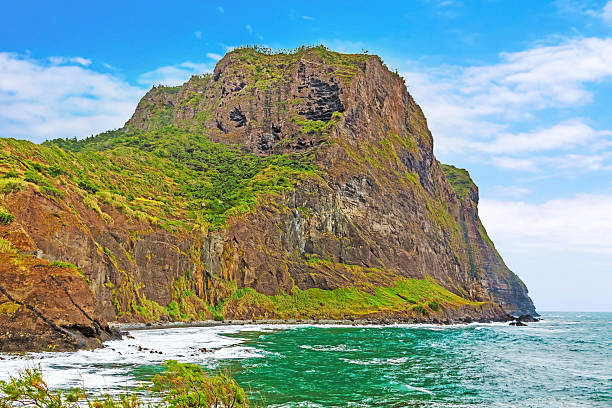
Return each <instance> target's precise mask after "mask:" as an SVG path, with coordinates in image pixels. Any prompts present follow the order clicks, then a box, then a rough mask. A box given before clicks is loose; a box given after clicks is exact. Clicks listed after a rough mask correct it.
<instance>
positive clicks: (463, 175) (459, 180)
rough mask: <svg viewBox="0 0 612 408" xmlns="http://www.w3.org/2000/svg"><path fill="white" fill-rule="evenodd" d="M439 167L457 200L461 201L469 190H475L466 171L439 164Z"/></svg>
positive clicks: (474, 185)
mask: <svg viewBox="0 0 612 408" xmlns="http://www.w3.org/2000/svg"><path fill="white" fill-rule="evenodd" d="M440 167H441V168H442V171H443V172H444V175H445V176H446V179H447V180H448V182H449V183H450V185H451V187H452V188H453V190H454V191H455V194H457V197H459V199H461V200H463V199H464V198H465V196H466V194H467V193H468V192H469V191H470V190H471V189H476V184H474V181H472V178H471V177H470V173H468V171H467V170H465V169H459V168H457V167H455V166H452V165H450V164H442V163H440Z"/></svg>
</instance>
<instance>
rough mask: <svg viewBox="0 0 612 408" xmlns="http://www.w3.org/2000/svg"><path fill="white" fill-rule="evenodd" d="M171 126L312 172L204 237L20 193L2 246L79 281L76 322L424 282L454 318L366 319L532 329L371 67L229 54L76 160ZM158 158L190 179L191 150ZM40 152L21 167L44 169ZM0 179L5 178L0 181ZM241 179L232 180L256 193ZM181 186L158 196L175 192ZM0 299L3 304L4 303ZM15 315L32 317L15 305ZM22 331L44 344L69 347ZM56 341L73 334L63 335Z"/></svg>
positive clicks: (486, 242)
mask: <svg viewBox="0 0 612 408" xmlns="http://www.w3.org/2000/svg"><path fill="white" fill-rule="evenodd" d="M168 129H170V130H168ZM172 129H180V130H181V131H184V132H192V134H193V135H197V137H200V136H201V135H205V136H206V138H207V139H208V140H212V141H214V142H216V143H220V144H223V145H228V146H239V148H240V151H241V154H251V155H256V156H254V157H266V158H273V157H281V155H282V157H294V156H295V155H298V156H295V157H299V158H301V160H307V161H308V163H309V166H312V167H314V168H316V171H305V172H303V173H295V176H293V177H294V178H293V179H292V180H290V182H291V188H276V189H274V190H273V191H270V192H263V193H261V194H260V195H258V197H257V203H256V205H254V206H253V207H252V208H251V207H250V208H248V210H244V209H241V210H232V212H231V216H229V218H228V219H227V221H225V222H224V224H223V225H222V226H221V227H215V228H213V227H202V225H201V223H200V224H197V223H194V224H191V226H183V227H174V226H173V225H170V227H169V226H168V225H166V226H163V225H161V224H160V223H157V222H155V221H154V218H155V217H151V216H147V214H144V213H142V211H145V212H146V209H147V208H148V207H147V206H153V205H161V204H163V203H156V202H155V197H142V198H139V199H140V200H141V201H139V203H141V204H139V205H140V207H139V208H140V209H142V211H141V212H139V214H140V215H142V214H144V215H142V216H139V217H136V216H128V215H126V212H125V211H121V209H120V207H119V206H118V205H117V204H116V205H113V204H112V203H113V198H112V197H113V195H112V194H115V193H114V192H113V191H111V192H105V194H106V195H103V196H101V195H100V193H97V196H98V197H99V198H100V199H99V200H98V199H95V200H94V201H95V202H93V203H92V196H93V197H94V198H95V197H96V195H95V190H96V189H92V188H90V187H88V185H87V183H85V182H83V181H82V178H83V177H84V176H83V174H84V173H83V172H80V173H79V174H78V178H76V179H71V178H70V177H68V176H66V177H65V178H62V179H61V180H60V181H61V182H59V183H56V187H57V188H59V189H60V190H61V191H60V193H61V194H62V199H61V200H59V199H57V197H54V196H53V194H48V192H49V191H51V192H53V190H48V189H47V190H46V191H47V193H45V191H43V190H44V188H43V189H41V188H39V187H36V186H33V185H32V184H28V183H27V182H24V183H23V184H22V188H19V189H15V190H12V191H10V192H9V193H7V194H5V196H4V199H3V202H2V205H3V206H4V208H6V209H7V211H10V213H11V214H12V215H14V220H12V223H11V225H10V226H5V227H0V229H2V231H4V232H2V231H0V232H2V233H3V234H4V237H5V239H6V240H8V241H10V242H12V243H13V244H15V245H17V246H19V245H20V244H19V242H20V240H21V241H23V242H27V245H26V246H27V247H26V246H22V247H21V248H20V249H19V254H21V255H24V256H25V254H27V253H36V254H38V256H39V257H40V258H41V259H38V261H36V262H43V260H44V262H53V261H61V262H69V263H71V264H74V265H75V266H76V267H78V268H80V270H82V272H83V274H84V278H85V279H87V281H88V282H89V284H90V286H89V287H86V286H85V287H81V286H82V285H83V284H84V283H83V282H85V280H84V279H81V280H79V281H78V282H80V283H78V285H80V286H79V288H80V289H79V290H85V289H88V290H89V289H91V291H92V292H93V294H94V295H95V296H91V299H90V300H91V302H92V303H91V305H90V306H88V307H90V309H86V308H83V307H82V305H81V303H80V301H75V303H76V304H78V305H79V306H80V307H82V308H83V310H85V311H86V312H87V313H86V314H87V315H88V316H90V317H91V316H101V317H102V318H104V319H106V320H119V321H133V320H142V321H144V320H162V319H176V318H179V317H180V318H181V319H188V318H196V317H200V318H210V317H211V316H212V315H211V313H212V312H214V311H215V310H217V309H214V307H217V308H218V307H220V306H219V305H220V304H221V302H222V301H223V300H224V299H227V298H228V296H230V295H231V293H235V292H236V290H240V289H241V288H253V289H255V290H256V291H257V292H258V293H259V294H262V295H266V296H275V295H280V294H291V293H294V292H295V291H308V290H311V289H324V290H335V289H339V288H356V289H359V290H363V291H366V292H368V293H370V292H373V291H375V290H374V289H373V288H376V287H391V286H393V283H394V282H396V281H397V280H398V279H407V278H416V279H430V280H432V281H433V282H436V284H437V285H440V286H442V287H443V288H445V289H447V290H448V291H450V292H452V293H453V294H455V295H457V296H459V297H461V299H464V300H465V302H464V303H461V304H463V306H461V308H458V307H444V305H442V306H443V307H441V308H440V309H438V308H435V309H432V308H429V306H427V305H426V304H424V306H423V307H424V308H425V309H426V311H427V314H426V315H424V314H418V313H416V312H415V311H414V305H411V304H408V303H407V306H406V307H405V310H404V309H403V310H392V311H389V310H386V311H384V312H383V311H380V313H379V317H380V318H385V319H386V318H390V319H392V318H395V319H400V316H403V317H401V318H402V319H404V318H407V319H413V320H414V319H416V317H415V316H417V315H418V316H421V317H419V318H418V319H420V320H428V321H452V320H453V319H454V318H455V319H462V320H465V319H470V320H478V319H479V318H482V319H487V320H499V319H506V318H507V313H511V314H515V315H520V314H530V315H533V314H535V309H534V306H533V303H532V302H531V299H530V298H529V296H528V294H527V289H526V287H525V285H524V284H523V283H522V282H521V281H520V279H519V278H518V277H517V276H516V275H515V274H514V273H512V272H511V271H510V270H509V269H508V268H507V267H506V265H505V264H504V262H503V260H502V258H501V257H500V255H499V254H498V253H497V251H496V250H495V247H494V246H493V243H492V242H491V240H490V239H489V237H488V236H487V234H486V231H485V229H484V227H483V226H482V223H481V222H480V219H479V217H478V208H477V204H478V189H477V187H476V186H475V185H474V183H473V182H472V180H471V179H470V178H469V175H468V174H467V172H465V171H464V170H460V169H456V168H454V167H452V166H445V165H440V164H439V163H438V162H437V160H436V159H435V157H434V154H433V138H432V135H431V133H430V132H429V130H428V127H427V122H426V119H425V117H424V115H423V113H422V111H421V109H420V107H419V106H418V105H417V104H416V102H415V101H414V100H413V98H412V97H411V95H410V94H409V93H408V91H407V89H406V87H405V85H404V82H403V80H402V78H400V77H399V76H398V75H396V74H394V73H392V72H390V71H389V70H388V69H387V68H386V67H385V66H384V64H383V63H382V61H381V60H380V59H379V58H378V57H376V56H370V55H343V54H337V53H333V52H330V51H328V50H325V49H322V48H314V49H303V50H299V51H298V52H296V53H294V54H271V55H269V54H266V53H262V52H259V51H257V50H253V49H240V50H236V51H234V52H231V53H229V54H228V55H226V56H225V57H224V58H223V59H222V60H221V61H220V62H219V63H218V65H217V67H216V68H215V71H214V73H213V74H212V75H204V76H195V77H192V78H191V79H190V80H189V81H188V82H186V83H185V84H184V85H182V86H180V87H173V88H168V87H156V88H154V89H152V90H151V91H150V92H149V93H147V95H145V97H144V98H143V99H142V100H141V102H140V103H139V105H138V107H137V109H136V111H135V113H134V115H133V117H132V118H131V119H130V120H129V121H128V122H127V123H126V126H125V127H124V129H121V130H119V131H115V132H114V133H113V132H111V133H110V134H109V135H101V136H99V137H98V138H93V139H91V140H90V141H85V142H83V143H82V146H81V147H80V149H89V150H90V151H92V152H103V151H105V150H106V149H112V148H113V146H115V145H114V144H113V142H114V139H113V138H117V140H124V139H123V136H124V135H127V134H131V135H134V134H135V135H138V134H139V133H138V132H146V134H147V135H149V134H154V135H155V137H157V138H172V137H174V136H173V135H174V133H172V132H174V130H172ZM168 132H169V133H168ZM143 134H144V133H143ZM109 138H110V139H109ZM130 140H134V139H130ZM136 140H137V139H136ZM122 143H127V142H122ZM173 143H175V144H176V146H178V147H179V148H180V150H177V152H180V155H176V157H178V159H175V155H174V153H173V152H172V151H168V148H167V147H165V148H164V149H165V150H163V152H162V153H163V154H161V153H160V154H159V155H157V156H156V159H155V160H162V159H160V158H158V157H162V156H163V160H166V161H163V162H162V164H163V165H165V166H166V165H167V168H168V169H169V168H172V166H178V165H181V166H185V165H186V166H187V167H188V168H189V171H198V172H205V171H206V167H205V166H201V165H199V164H198V163H197V162H194V161H193V160H190V161H181V160H183V158H184V157H187V156H188V155H189V154H191V152H193V151H194V147H193V146H191V145H190V141H189V140H182V139H177V140H176V141H174V140H173ZM136 148H138V149H145V150H146V149H151V148H152V147H151V146H150V145H144V146H143V145H137V146H136ZM28 149H36V148H35V147H32V146H30V147H28ZM4 151H5V152H7V153H6V154H10V155H13V156H16V155H23V156H19V157H22V158H21V159H19V160H21V161H20V162H16V163H17V166H21V167H20V168H31V167H32V165H31V164H28V163H29V162H27V160H29V157H34V156H36V155H35V154H32V153H26V154H24V153H23V152H22V151H20V150H18V149H17V148H15V147H12V145H9V144H7V145H6V146H5V147H4ZM49 155H50V154H49ZM49 155H47V156H45V155H42V154H41V155H40V157H39V159H37V160H40V162H41V163H43V164H44V165H45V166H46V165H49V166H51V162H50V160H49V159H48V158H45V157H49ZM104 157H107V156H104V155H102V156H100V160H104ZM188 157H193V156H188ZM138 160H144V159H143V158H140V159H138ZM172 160H178V162H177V161H174V162H173V161H172ZM20 163H21V164H20ZM185 163H186V164H185ZM120 165H121V164H120V163H118V164H117V166H120ZM0 170H2V169H1V168H0ZM2 171H4V172H5V173H6V174H5V177H7V176H6V175H7V174H9V173H10V172H11V171H13V170H10V169H8V168H7V169H4V170H2ZM20 171H22V170H20ZM88 171H90V172H91V171H95V169H90V170H88ZM164 171H169V170H164ZM267 171H273V167H271V168H269V169H268V170H267ZM17 173H19V172H17ZM202 174H205V173H202ZM11 177H13V176H11ZM160 177H165V175H164V173H160ZM257 177H259V176H257V175H256V176H254V178H253V179H252V180H248V182H249V183H257ZM245 182H246V181H245ZM118 183H121V180H119V181H118ZM117 185H119V184H117ZM182 187H183V186H178V187H177V189H176V190H173V191H170V193H171V194H169V195H168V197H172V194H174V195H175V196H177V195H180V194H181V191H180V188H182ZM113 188H115V187H113ZM118 188H119V187H116V188H115V190H116V191H119V190H118ZM168 188H171V187H168ZM88 189H89V190H88ZM41 191H42V192H41ZM124 195H125V193H124ZM109 197H110V198H109ZM102 198H104V199H102ZM88 200H89V201H88ZM187 205H189V206H191V207H193V206H194V203H189V204H185V203H179V204H177V205H176V206H175V207H174V208H175V209H176V210H177V211H178V210H181V211H183V208H180V207H181V206H182V207H186V206H187ZM198 205H200V204H198ZM203 205H206V203H202V204H201V206H203ZM191 207H190V210H192V211H195V210H193V208H191ZM185 211H186V210H185ZM158 213H159V211H158ZM171 215H172V214H170V215H168V216H169V217H171ZM194 217H195V218H197V217H196V216H194ZM176 221H177V222H176V224H179V221H182V220H176ZM9 229H10V230H11V231H13V232H11V233H10V234H9V232H8V231H9ZM15 231H17V232H18V233H17V232H15ZM11 234H12V235H11ZM20 234H21V235H20ZM23 245H25V244H23ZM28 251H29V252H28ZM11 256H13V255H11ZM15 256H16V255H15ZM28 262H30V261H28ZM41 265H42V264H41ZM47 267H48V266H45V268H47ZM15 268H16V267H15V266H13V267H10V268H9V269H10V270H7V271H6V272H3V274H4V273H7V274H8V273H15V272H14V270H15ZM25 268H26V269H27V270H28V271H30V274H31V275H32V276H38V275H39V273H38V272H36V273H34V272H33V271H38V270H39V269H38V268H41V267H38V266H36V264H35V263H32V264H28V266H25ZM40 270H42V269H40ZM32 279H34V277H32ZM36 279H42V277H38V278H36ZM45 279H46V278H45ZM74 279H75V280H70V281H62V282H64V283H61V284H58V283H54V282H55V281H52V280H51V281H47V280H44V282H46V283H45V284H46V285H50V286H49V287H53V288H56V289H53V290H51V289H50V293H55V292H54V291H56V290H57V291H58V290H60V288H64V289H67V290H69V291H70V290H73V286H75V285H77V283H76V281H77V280H78V279H77V277H74ZM32 282H34V281H32ZM3 285H4V284H3ZM7 285H8V284H7ZM54 285H55V286H54ZM58 285H59V286H58ZM3 287H5V289H6V290H7V292H8V293H12V292H11V290H13V291H14V290H15V289H14V288H13V289H10V287H7V286H3ZM75 287H76V286H75ZM83 293H84V292H83ZM5 296H6V295H5ZM11 296H13V295H11ZM54 296H55V295H54ZM398 296H399V295H398ZM73 297H74V296H73ZM7 299H8V297H7ZM15 299H17V298H15ZM61 299H69V298H68V297H64V298H61ZM233 299H234V300H233V302H237V301H238V300H237V299H239V297H234V298H233ZM5 302H14V301H13V300H10V299H8V300H6V299H5ZM24 304H25V301H24ZM483 305H485V306H483ZM94 306H95V307H94ZM242 306H244V305H242ZM260 306H261V305H260ZM260 306H256V305H250V306H249V307H251V309H248V307H246V306H244V307H242V308H237V309H235V310H233V311H232V313H233V314H232V316H231V318H250V317H253V316H261V315H265V313H264V312H266V311H262V310H259V311H258V310H256V308H257V307H260ZM91 308H98V310H99V314H97V315H96V314H95V313H94V311H93V309H91ZM253 308H255V309H253ZM26 309H27V310H26ZM73 309H74V305H73ZM213 309H214V310H213ZM28 310H29V312H28ZM37 310H38V309H37ZM76 310H78V308H77V309H76ZM236 310H241V312H239V313H238V312H236ZM211 311H212V312H211ZM16 313H30V314H31V315H32V313H34V314H33V315H32V316H34V315H36V313H35V312H33V311H32V310H31V309H28V308H25V309H23V310H21V311H17V312H16ZM46 313H48V312H42V311H41V314H42V315H43V316H47V314H46ZM75 313H76V312H75ZM241 313H242V315H241ZM76 315H78V313H76V314H75V316H74V319H75V320H74V321H75V322H76V321H78V322H80V323H78V324H77V326H78V327H84V326H83V325H85V323H86V322H87V321H89V322H90V323H88V324H89V326H88V327H90V328H92V329H91V330H93V332H95V333H96V334H95V336H98V337H100V336H102V335H101V334H99V333H98V331H96V330H97V329H96V328H95V327H96V326H95V324H94V323H92V322H93V321H99V319H98V318H97V317H92V319H89V320H87V318H86V317H85V313H82V312H81V315H79V316H80V317H79V319H81V320H78V319H76ZM36 316H38V315H36ZM345 317H350V316H345ZM357 317H359V316H357ZM370 317H373V316H370ZM72 318H73V316H72V315H70V319H72ZM32 319H34V318H33V317H32ZM37 319H38V320H36V319H34V320H33V321H36V322H38V323H36V324H40V325H41V327H43V326H44V325H45V324H46V326H44V327H47V329H46V330H48V333H51V331H53V332H54V333H56V335H57V336H60V335H62V336H68V337H70V335H67V334H65V333H63V332H61V331H57V330H55V329H54V328H53V326H51V325H50V324H48V323H46V321H45V319H42V318H41V317H40V316H38V317H37ZM54 319H55V318H53V319H51V318H49V320H50V321H55V320H54ZM70 319H67V320H66V321H68V320H70ZM420 320H419V321H420ZM56 326H57V327H59V328H61V329H62V330H72V332H73V333H74V330H75V329H74V328H72V329H71V328H70V324H68V323H66V324H64V323H62V324H57V323H56ZM77 326H75V327H77ZM100 327H102V328H103V326H102V325H101V324H100ZM49 330H50V331H49ZM54 330H55V331H54ZM91 330H89V329H84V331H85V332H88V333H92V331H91ZM98 330H102V329H98ZM76 331H77V332H80V333H83V330H80V329H79V330H76ZM102 332H104V330H102V331H101V332H100V333H102ZM68 337H66V338H68ZM100 338H101V337H100Z"/></svg>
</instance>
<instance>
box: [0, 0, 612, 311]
mask: <svg viewBox="0 0 612 408" xmlns="http://www.w3.org/2000/svg"><path fill="white" fill-rule="evenodd" d="M88 3H89V4H88ZM174 3H176V4H172V3H171V2H157V1H148V2H136V1H134V2H125V1H122V2H115V1H106V2H98V3H96V4H91V3H90V2H82V1H80V2H77V1H59V2H43V1H27V0H24V1H21V2H3V3H2V4H1V5H0V136H3V137H16V138H20V139H29V140H32V141H35V142H41V141H43V140H45V139H48V138H55V137H72V136H77V137H85V136H88V135H90V134H95V133H98V132H100V131H103V130H106V129H110V128H117V127H120V126H121V125H122V124H123V123H124V122H125V121H126V120H127V119H128V118H129V117H130V115H131V113H132V112H133V110H134V108H135V106H136V103H137V102H138V100H139V98H140V97H141V96H142V95H143V94H144V93H145V92H146V90H147V89H148V88H149V87H150V86H152V85H154V84H158V83H163V84H172V85H175V84H180V83H182V82H183V81H185V80H186V79H187V78H188V77H189V76H190V75H191V74H194V73H201V72H206V71H210V70H212V68H213V67H214V64H215V62H216V61H217V60H218V59H219V58H220V57H221V56H222V55H223V54H224V53H225V52H227V51H228V50H230V49H232V47H235V46H238V45H243V44H260V45H265V46H268V47H271V48H293V47H296V46H299V45H302V44H313V43H324V44H326V45H327V46H329V47H330V48H332V49H335V50H337V51H342V52H360V51H361V50H362V49H365V50H368V51H369V52H370V53H372V54H378V55H380V56H381V57H382V58H383V59H384V60H385V61H386V63H387V65H388V66H389V67H390V68H391V69H397V70H398V72H399V73H400V74H401V75H402V76H403V77H404V78H405V80H406V83H407V86H408V89H409V91H410V92H411V93H412V94H413V96H414V97H415V99H416V100H417V102H418V103H419V104H420V105H421V107H422V108H423V110H424V112H425V115H426V116H427V118H428V121H429V125H430V128H431V130H432V132H433V134H434V140H435V149H436V154H437V157H438V158H439V159H440V160H441V161H443V162H447V163H452V164H455V165H457V166H460V167H465V168H467V169H468V170H469V171H470V172H471V174H472V176H473V178H474V179H475V181H476V182H477V184H478V185H479V187H480V193H481V203H480V212H481V216H482V218H483V220H484V223H485V225H486V227H487V229H488V230H489V233H490V235H491V236H492V238H493V240H494V242H495V243H496V246H497V248H498V249H499V251H500V252H501V253H502V255H503V256H504V259H505V260H506V263H507V264H508V265H509V266H510V268H511V269H513V270H514V271H515V272H517V273H518V274H519V276H521V277H522V278H523V280H524V281H525V282H526V283H527V285H528V287H529V288H530V290H531V294H532V297H533V299H534V301H535V302H536V306H537V307H538V308H539V309H540V310H603V311H612V296H611V295H610V293H612V178H611V176H612V117H611V113H612V109H611V106H612V1H611V2H607V0H604V1H601V0H598V1H595V0H592V1H589V0H586V1H574V0H559V1H548V2H546V1H537V2H534V1H523V0H515V1H502V0H481V1H467V0H464V1H458V0H420V1H419V0H417V1H412V2H397V3H395V4H394V3H391V2H385V4H384V5H383V6H380V7H377V6H376V5H375V3H372V2H361V1H353V2H351V3H350V5H347V4H348V3H347V2H310V1H301V2H292V1H283V2H263V1H262V2H257V3H254V2H250V1H249V2H243V1H232V2H224V1H204V0H200V1H177V2H174ZM254 4H255V5H254Z"/></svg>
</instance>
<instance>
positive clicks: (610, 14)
mask: <svg viewBox="0 0 612 408" xmlns="http://www.w3.org/2000/svg"><path fill="white" fill-rule="evenodd" d="M601 18H603V20H604V21H605V22H606V23H610V24H612V1H609V2H608V3H607V4H606V5H605V6H604V8H603V10H602V12H601Z"/></svg>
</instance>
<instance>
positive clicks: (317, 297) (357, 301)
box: [220, 278, 483, 319]
mask: <svg viewBox="0 0 612 408" xmlns="http://www.w3.org/2000/svg"><path fill="white" fill-rule="evenodd" d="M481 304H483V302H471V301H468V300H466V299H464V298H462V297H460V296H458V295H455V294H454V293H452V292H450V291H448V290H446V289H444V288H443V287H442V286H440V285H439V284H438V283H437V282H436V281H434V280H433V279H431V278H427V279H423V280H421V279H407V278H399V279H397V280H396V281H395V282H394V284H393V285H392V286H384V287H377V286H374V285H372V286H370V287H366V288H355V287H346V288H339V289H334V290H323V289H317V288H311V289H307V290H301V289H299V288H297V287H294V289H293V291H292V293H281V294H279V295H274V296H267V295H264V294H261V293H259V292H257V291H255V290H254V289H252V288H243V289H239V290H235V291H234V292H233V293H232V294H231V295H230V296H229V297H228V298H227V299H226V300H225V301H224V302H223V303H222V304H221V305H220V310H221V312H222V313H223V315H225V316H244V315H248V314H249V313H252V318H254V319H266V318H271V319H304V318H310V319H342V318H360V317H367V316H375V315H376V316H377V317H384V316H385V315H393V314H395V313H404V314H406V315H411V314H412V315H415V314H416V315H429V314H430V313H433V314H435V313H437V312H439V311H440V310H441V309H442V307H443V306H444V307H448V308H457V307H459V306H462V305H471V306H478V305H481Z"/></svg>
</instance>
